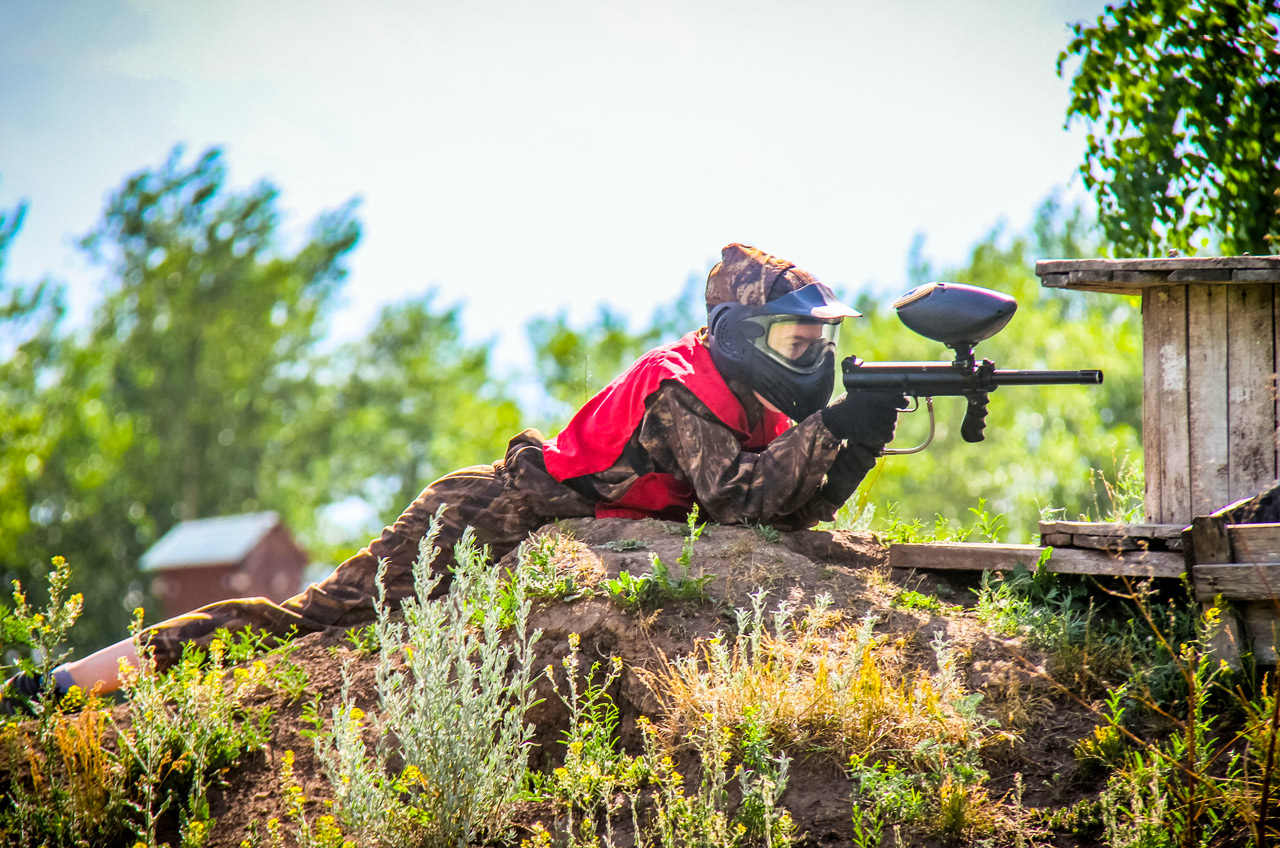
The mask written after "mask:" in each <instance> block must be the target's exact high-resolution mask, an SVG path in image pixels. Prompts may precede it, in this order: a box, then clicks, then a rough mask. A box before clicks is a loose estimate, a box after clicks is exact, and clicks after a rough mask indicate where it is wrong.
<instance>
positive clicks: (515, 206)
mask: <svg viewBox="0 0 1280 848" xmlns="http://www.w3.org/2000/svg"><path fill="white" fill-rule="evenodd" d="M1103 5H1104V4H1103V2H1102V0H1097V2H1094V0H1089V1H1088V2H1086V1H1085V0H1054V1H1051V0H1043V1H1042V0H1028V1H1027V2H1013V0H1004V2H996V0H972V2H956V0H897V2H879V3H869V2H862V0H840V1H839V2H837V0H823V2H817V1H816V0H788V2H760V0H703V2H680V0H594V2H589V1H588V0H540V2H513V1H512V0H500V1H499V2H493V1H492V0H471V2H448V3H446V2H440V0H419V2H413V3H410V2H391V0H383V2H375V1H374V0H365V2H360V3H355V2H346V3H343V2H338V0H305V2H303V1H302V0H272V1H271V2H264V0H218V2H206V0H187V2H181V3H175V2H171V0H57V1H56V2H44V0H0V209H7V208H10V207H13V206H14V205H15V204H17V203H18V202H19V201H25V202H26V203H27V204H28V210H27V217H26V221H25V224H24V226H23V229H22V231H21V232H20V233H19V235H18V237H17V239H16V241H15V242H14V244H13V246H12V249H11V251H10V255H9V257H8V262H7V265H6V267H5V275H6V278H7V279H8V280H9V281H10V282H34V281H35V280H38V279H41V278H44V277H53V278H55V279H59V280H62V281H64V282H66V283H68V284H69V285H70V287H71V293H72V302H73V320H81V321H83V320H86V317H87V316H89V315H91V314H92V310H93V307H94V304H95V302H96V300H97V294H96V293H97V291H98V290H99V284H100V279H101V274H100V272H99V270H98V269H95V268H93V267H92V266H89V265H87V264H86V262H85V260H84V258H83V256H82V255H81V254H80V252H79V251H78V250H77V249H76V248H75V246H74V242H75V240H76V238H77V237H78V236H81V235H83V234H85V233H87V232H88V231H89V230H90V229H92V227H93V226H94V224H95V222H96V221H98V220H99V218H100V216H101V213H102V210H103V208H104V206H105V204H106V201H107V198H108V197H109V196H110V194H111V193H112V192H113V191H114V190H116V189H117V188H118V187H119V186H120V185H121V184H122V183H123V181H124V180H125V178H126V177H127V176H128V175H129V174H132V173H135V172H137V171H139V170H142V169H145V168H155V167H158V166H159V165H161V164H162V163H163V161H164V160H165V158H166V156H167V155H168V154H169V152H170V151H171V150H172V149H173V147H174V146H175V145H177V144H182V145H185V147H186V149H187V156H188V161H193V160H194V157H195V156H196V155H197V154H199V153H200V152H202V151H204V150H205V149H207V148H208V147H210V146H215V145H216V146H219V147H222V148H223V150H224V151H225V160H226V163H227V165H228V167H229V170H230V177H231V182H232V184H233V185H235V186H237V187H248V186H249V185H252V184H253V183H255V182H257V181H258V180H260V179H266V180H269V181H270V182H272V183H273V184H274V185H276V186H277V187H278V188H279V189H280V191H281V196H280V206H281V208H282V209H283V210H284V211H285V212H286V213H287V218H286V222H287V229H288V232H289V233H290V234H292V235H293V236H294V237H295V238H296V237H298V236H299V235H300V234H301V233H303V232H305V230H306V228H307V227H309V226H310V224H311V223H312V222H313V221H314V220H315V218H316V217H317V216H318V215H319V214H320V213H322V212H323V211H325V210H328V209H333V208H336V207H338V206H339V205H341V204H343V203H344V202H346V201H347V200H349V199H351V198H353V197H355V198H359V199H360V211H359V218H360V220H361V222H362V225H363V229H364V236H363V238H362V241H361V243H360V245H359V246H358V247H357V248H356V250H355V252H354V253H353V255H352V256H351V259H350V262H349V267H350V271H351V273H350V276H349V278H348V281H347V284H346V288H345V291H344V298H343V300H342V302H341V304H340V306H339V308H338V309H337V310H336V311H335V313H334V314H333V316H332V319H331V326H332V330H333V333H334V335H335V337H338V338H342V337H354V336H356V335H359V334H361V333H363V332H364V331H365V330H366V329H367V328H368V326H369V324H370V322H371V321H372V320H373V318H374V317H375V316H376V314H377V311H378V309H379V308H380V307H382V306H383V305H385V304H389V303H394V302H396V301H397V300H400V299H403V298H406V297H409V296H412V295H415V294H419V293H421V292H424V291H427V290H432V289H433V290H435V291H436V292H437V303H439V304H440V305H448V304H460V305H461V306H462V314H463V319H464V324H465V326H466V329H467V333H468V336H469V337H470V338H471V339H472V340H476V341H480V340H491V341H492V342H493V345H494V349H495V351H496V352H497V354H498V361H499V364H500V366H501V365H502V363H503V362H504V360H505V362H506V367H508V368H513V369H516V370H518V369H519V368H520V361H521V359H522V358H523V357H524V356H526V355H527V350H526V349H525V348H524V346H523V345H524V334H523V328H524V325H525V324H526V323H527V322H528V321H529V320H530V319H531V318H534V317H537V316H549V315H553V314H555V313H557V312H559V311H561V310H564V311H567V313H568V314H569V316H570V318H571V319H572V320H574V321H575V322H578V323H581V322H584V321H586V320H588V319H590V318H591V317H592V316H593V315H594V314H595V312H596V310H597V309H598V307H599V305H601V304H608V305H610V306H611V307H612V308H614V309H615V310H617V311H619V312H621V313H622V314H624V315H627V316H630V317H631V319H632V320H633V326H640V325H642V324H644V323H645V322H646V321H647V320H648V318H649V316H650V315H651V313H652V312H653V310H654V309H655V308H657V307H660V306H663V305H667V304H670V303H671V302H673V301H674V300H675V299H676V297H677V296H678V295H679V293H680V292H681V290H682V288H683V287H684V285H685V282H686V280H687V279H688V278H689V277H690V275H697V276H698V277H704V276H705V274H706V272H707V270H708V269H709V268H710V267H711V265H712V264H714V262H715V261H716V260H717V258H718V256H719V251H720V248H721V247H722V246H723V245H725V244H728V243H730V242H735V241H736V242H744V243H747V244H754V245H756V246H757V247H760V248H761V249H763V250H765V251H768V252H770V253H773V254H775V255H778V256H782V257H785V258H786V259H788V260H790V261H792V262H795V263H796V264H798V265H800V266H801V267H803V268H805V269H806V270H808V271H810V272H812V273H813V274H814V275H816V276H817V277H818V278H819V279H821V280H823V281H824V282H827V283H829V284H831V285H832V286H833V287H835V288H836V289H837V290H839V291H843V292H847V293H852V292H855V291H860V290H863V289H869V290H872V291H875V292H879V293H883V294H884V295H885V296H886V297H892V296H894V295H896V294H898V293H900V292H901V291H903V290H905V289H906V288H907V283H906V267H907V254H908V250H909V247H910V245H911V243H912V240H913V239H914V238H915V237H916V236H917V234H919V233H923V234H924V235H925V238H926V243H925V244H926V247H925V250H926V254H927V255H928V256H929V257H930V258H931V259H932V260H933V262H934V264H935V266H946V265H958V264H962V263H963V262H964V261H965V259H966V257H967V255H968V251H969V249H970V248H971V247H972V245H973V244H974V243H975V242H976V241H978V240H979V239H981V238H983V237H984V236H985V235H986V234H987V233H988V232H990V231H991V229H992V228H993V227H994V226H996V225H997V224H998V223H1000V222H1005V223H1006V224H1007V225H1008V226H1009V227H1010V228H1011V229H1013V230H1018V229H1021V228H1023V227H1025V226H1026V225H1027V224H1028V223H1029V221H1030V220H1031V217H1032V215H1033V213H1034V211H1035V209H1036V207H1037V206H1038V205H1039V204H1040V202H1041V201H1042V200H1043V199H1044V198H1045V197H1046V196H1047V195H1048V194H1049V193H1050V192H1051V191H1054V190H1055V189H1057V190H1060V191H1063V192H1065V196H1066V197H1068V198H1073V197H1079V198H1081V199H1082V200H1083V201H1086V202H1087V198H1085V196H1084V192H1083V189H1082V188H1081V186H1080V181H1079V178H1078V177H1076V176H1075V169H1076V167H1077V166H1078V165H1079V162H1080V160H1081V157H1082V154H1083V149H1084V130H1083V128H1082V127H1079V126H1076V125H1073V126H1072V127H1070V128H1069V129H1068V128H1064V126H1063V121H1064V115H1065V112H1066V105H1067V97H1068V94H1067V89H1068V83H1067V81H1065V80H1063V79H1060V78H1059V77H1058V75H1057V73H1056V67H1055V66H1056V61H1057V56H1058V53H1059V52H1060V51H1061V50H1062V49H1063V48H1064V47H1065V46H1066V45H1067V43H1068V41H1069V38H1070V31H1069V27H1068V24H1069V23H1071V22H1075V21H1079V20H1088V21H1092V20H1094V19H1096V18H1097V16H1098V15H1099V14H1100V13H1101V12H1102V9H1103ZM1027 273H1028V274H1032V273H1034V270H1033V269H1032V268H1030V267H1029V268H1028V269H1027ZM700 318H701V316H692V317H691V320H692V321H697V320H700ZM694 326H696V324H694ZM691 328H692V327H691Z"/></svg>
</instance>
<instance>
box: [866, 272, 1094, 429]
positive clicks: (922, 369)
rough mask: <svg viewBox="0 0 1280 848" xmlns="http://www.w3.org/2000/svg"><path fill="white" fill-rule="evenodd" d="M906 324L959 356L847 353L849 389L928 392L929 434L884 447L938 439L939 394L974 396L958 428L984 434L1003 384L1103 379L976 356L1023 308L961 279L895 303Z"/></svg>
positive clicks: (1056, 383)
mask: <svg viewBox="0 0 1280 848" xmlns="http://www.w3.org/2000/svg"><path fill="white" fill-rule="evenodd" d="M893 307H894V309H896V310H897V311H898V318H899V319H900V320H901V321H902V323H903V324H906V325H907V327H908V328H909V329H911V330H914V331H915V332H917V333H919V334H920V335H922V336H924V337H925V338H928V339H933V340H934V341H937V342H942V343H943V344H944V345H946V346H947V347H949V348H951V350H952V351H954V352H955V355H956V358H955V361H954V362H951V363H947V362H864V361H863V360H861V359H859V358H858V357H856V356H850V357H847V358H846V359H845V360H844V362H843V363H841V367H842V369H843V372H844V388H845V391H847V392H855V391H859V390H865V389H872V390H879V391H891V392H899V391H900V392H902V394H904V395H910V396H911V397H912V398H913V399H914V400H915V406H913V407H911V408H909V409H907V410H904V411H905V412H914V411H915V410H916V409H919V407H920V398H922V397H923V398H925V402H926V404H927V405H928V409H929V437H928V438H927V439H925V441H924V444H922V445H919V446H918V447H914V448H897V449H892V448H886V449H885V450H884V453H886V454H905V453H917V452H919V451H922V450H924V449H925V448H926V447H928V446H929V443H930V442H932V441H933V431H934V417H933V399H934V397H940V396H943V395H963V396H964V397H966V398H968V399H969V405H968V408H967V409H966V410H965V414H964V421H963V422H962V423H961V425H960V435H961V436H962V437H963V438H964V440H965V441H966V442H980V441H982V439H983V434H982V431H983V430H984V429H985V428H986V423H987V422H986V418H987V394H988V393H989V392H993V391H995V390H996V389H998V388H999V387H1001V386H1064V385H1098V384H1099V383H1101V382H1102V372H1101V371H1096V370H1084V371H1012V370H998V369H997V368H996V366H995V363H993V362H992V361H991V360H989V359H983V360H978V359H977V358H976V356H975V354H974V346H975V345H976V344H977V343H978V342H980V341H983V340H984V339H989V338H991V337H992V336H994V335H995V334H996V333H998V332H1000V331H1001V330H1003V329H1004V327H1005V325H1006V324H1008V323H1009V319H1010V318H1012V317H1013V313H1014V312H1015V311H1016V310H1017V308H1018V302H1017V301H1016V300H1014V299H1013V298H1012V297H1009V296H1008V295H1005V294H1001V293H1000V292H995V291H991V290H990V289H983V288H978V287H977V286H967V285H964V284H962V283H925V284H924V285H922V286H916V287H915V288H913V289H911V290H910V291H909V292H907V293H906V294H904V295H903V296H902V297H900V298H898V299H897V300H896V301H894V303H893Z"/></svg>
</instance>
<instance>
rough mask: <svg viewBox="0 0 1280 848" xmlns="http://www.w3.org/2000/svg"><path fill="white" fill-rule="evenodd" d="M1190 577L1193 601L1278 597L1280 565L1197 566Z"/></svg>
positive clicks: (1234, 564) (1217, 564)
mask: <svg viewBox="0 0 1280 848" xmlns="http://www.w3.org/2000/svg"><path fill="white" fill-rule="evenodd" d="M1192 574H1193V575H1194V577H1193V579H1194V582H1195V587H1196V598H1197V599H1198V600H1201V601H1212V600H1213V599H1214V598H1216V597H1217V596H1218V595H1223V596H1225V597H1226V598H1227V600H1230V601H1265V600H1273V599H1277V598H1280V562H1262V563H1252V562H1229V563H1213V564H1210V565H1197V566H1196V567H1195V569H1194V570H1193V571H1192Z"/></svg>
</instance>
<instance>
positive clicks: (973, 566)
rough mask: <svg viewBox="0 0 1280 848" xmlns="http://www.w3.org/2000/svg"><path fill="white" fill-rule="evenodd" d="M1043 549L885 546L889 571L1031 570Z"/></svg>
mask: <svg viewBox="0 0 1280 848" xmlns="http://www.w3.org/2000/svg"><path fill="white" fill-rule="evenodd" d="M1042 553H1044V548H1042V547H1040V546H1038V545H973V544H968V543H965V542H931V543H921V544H902V545H890V546H889V567H890V568H933V569H941V570H955V571H1007V570H1012V569H1013V568H1014V567H1015V566H1017V565H1019V564H1021V565H1024V566H1026V567H1027V568H1035V567H1036V563H1037V562H1039V561H1040V555H1041V554H1042Z"/></svg>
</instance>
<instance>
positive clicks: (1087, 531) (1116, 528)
mask: <svg viewBox="0 0 1280 848" xmlns="http://www.w3.org/2000/svg"><path fill="white" fill-rule="evenodd" d="M1184 526H1185V525H1182V524H1119V523H1117V522H1114V521H1041V522H1040V532H1041V533H1067V534H1082V535H1087V536H1118V537H1124V538H1135V539H1165V540H1169V539H1175V538H1178V537H1179V536H1180V535H1181V533H1182V528H1183V527H1184Z"/></svg>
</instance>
